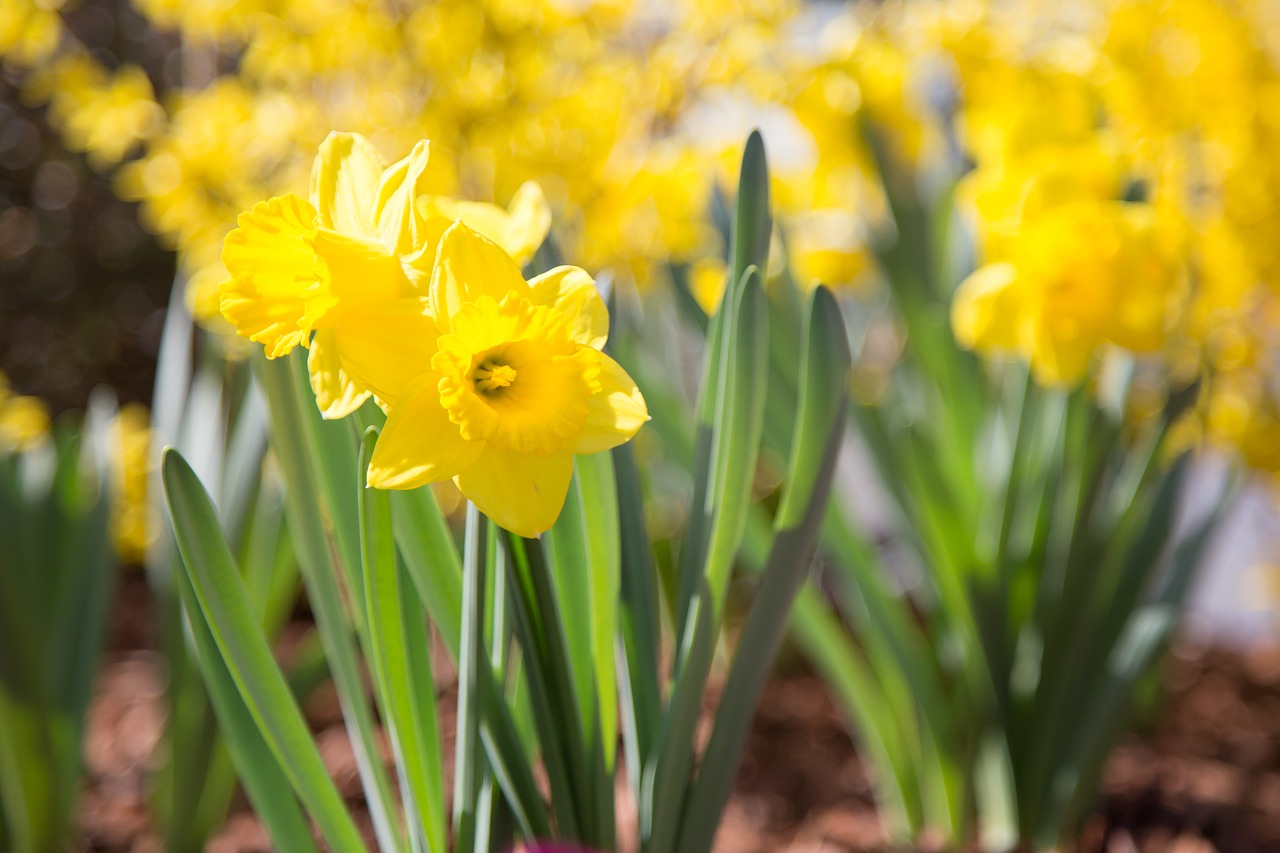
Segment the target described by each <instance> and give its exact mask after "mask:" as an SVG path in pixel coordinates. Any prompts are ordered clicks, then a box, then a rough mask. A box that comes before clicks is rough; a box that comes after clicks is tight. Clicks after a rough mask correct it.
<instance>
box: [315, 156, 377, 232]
mask: <svg viewBox="0 0 1280 853" xmlns="http://www.w3.org/2000/svg"><path fill="white" fill-rule="evenodd" d="M385 166H386V161H385V160H383V159H382V155H381V154H380V153H378V149H377V148H374V147H373V143H371V142H369V140H367V139H365V138H364V137H363V136H361V135H360V134H358V133H330V134H329V135H328V136H326V137H325V140H324V142H321V143H320V151H319V153H317V154H316V159H315V161H314V162H313V163H312V165H311V203H312V204H314V205H315V207H316V210H318V211H319V212H320V215H321V216H322V217H324V222H325V224H327V225H329V226H330V227H332V228H334V229H336V230H338V231H342V232H344V233H346V234H352V235H354V236H357V237H366V238H369V239H376V238H377V236H378V232H377V229H376V227H375V223H374V216H373V212H374V202H375V200H376V199H377V193H378V184H379V182H380V180H381V178H382V170H383V168H384V167H385Z"/></svg>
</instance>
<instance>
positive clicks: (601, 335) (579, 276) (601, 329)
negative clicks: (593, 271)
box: [529, 266, 609, 349]
mask: <svg viewBox="0 0 1280 853" xmlns="http://www.w3.org/2000/svg"><path fill="white" fill-rule="evenodd" d="M529 286H530V287H531V288H533V304H534V305H546V306H548V307H550V308H551V310H552V311H553V312H554V313H555V314H557V315H559V316H563V317H565V318H566V319H567V320H568V321H569V335H570V337H572V338H573V339H574V340H575V341H577V342H578V343H580V344H583V345H584V346H589V347H595V348H596V349H600V348H602V347H603V346H604V342H605V341H606V340H608V338H609V309H608V308H606V307H605V304H604V300H603V299H601V298H600V291H598V290H596V283H595V281H594V280H592V278H591V276H590V275H588V274H587V271H586V270H583V269H579V268H578V267H569V266H563V267H556V268H555V269H553V270H548V271H546V272H544V273H543V274H542V275H540V276H537V277H535V278H532V279H530V280H529Z"/></svg>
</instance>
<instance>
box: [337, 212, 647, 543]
mask: <svg viewBox="0 0 1280 853" xmlns="http://www.w3.org/2000/svg"><path fill="white" fill-rule="evenodd" d="M398 320H399V323H400V327H399V328H397V329H394V330H387V333H388V334H392V333H394V334H395V335H396V336H397V338H398V339H399V342H400V351H399V352H397V353H394V354H391V353H386V352H380V351H378V350H376V349H374V348H364V349H361V350H360V351H359V356H360V357H359V358H357V359H355V360H353V362H352V363H351V369H352V373H353V374H354V375H356V376H357V377H358V379H359V381H360V382H361V383H363V384H366V385H367V386H368V387H370V388H372V389H373V391H374V393H375V394H377V396H378V398H379V399H380V400H381V401H383V403H384V404H385V405H386V407H387V423H386V427H385V429H384V430H383V432H382V435H381V437H380V438H379V439H378V444H377V447H376V448H375V450H374V455H373V460H372V462H371V464H370V467H369V484H370V485H371V486H374V487H376V488H387V489H410V488H416V487H418V486H421V485H424V484H426V483H432V482H439V481H442V480H447V479H450V478H452V479H453V481H454V483H455V484H456V485H457V487H458V489H459V491H461V492H462V494H463V495H464V496H466V498H467V499H468V500H470V501H472V502H473V503H475V504H476V506H477V507H478V508H479V509H480V510H481V511H482V512H483V513H485V515H487V516H489V517H490V518H491V519H493V520H494V521H495V522H496V523H497V524H499V525H500V526H502V527H504V528H506V529H507V530H510V531H512V532H514V533H517V534H519V535H521V536H536V535H538V534H540V533H542V532H543V531H545V530H547V529H549V528H550V527H551V525H552V524H553V523H554V522H555V520H556V517H557V516H559V514H560V510H561V508H562V507H563V505H564V500H565V495H566V494H567V492H568V487H569V481H570V478H571V477H572V475H573V461H574V455H575V454H578V453H597V452H599V451H603V450H608V449H609V448H612V447H616V446H617V445H619V444H622V443H623V442H625V441H627V440H628V439H630V438H631V436H633V435H634V434H635V433H636V431H637V430H639V429H640V427H641V425H643V423H644V422H645V421H646V420H648V412H647V410H646V408H645V403H644V399H643V398H642V397H641V395H640V392H639V390H638V389H637V388H636V384H635V382H634V381H633V380H632V379H631V377H630V376H628V375H627V373H626V371H624V370H623V369H622V368H621V367H620V366H619V365H618V364H617V362H615V361H614V360H613V359H612V358H610V357H609V356H607V355H605V354H604V353H603V352H601V348H602V347H603V346H604V342H605V339H606V338H607V337H608V331H609V315H608V311H607V309H606V308H605V305H604V301H603V300H602V299H601V298H600V295H599V294H598V293H597V292H596V289H595V285H594V282H593V281H592V280H591V277H590V276H589V275H587V273H586V272H584V271H583V270H581V269H579V268H577V267H570V266H563V267H557V268H556V269H553V270H551V271H549V272H546V273H543V274H542V275H540V276H537V277H536V278H534V279H532V280H530V281H528V282H526V281H525V280H524V278H523V276H521V274H520V269H519V267H517V266H516V264H515V262H514V261H513V260H512V259H511V257H510V256H509V255H508V254H507V253H506V252H504V251H503V250H502V249H501V248H500V247H499V246H497V245H496V244H495V243H493V242H491V241H489V240H488V239H486V238H484V237H483V236H481V235H479V234H477V233H476V232H475V231H473V230H471V229H470V228H468V227H467V226H466V225H465V224H463V223H461V222H458V223H455V224H454V225H453V226H451V227H450V228H449V230H448V231H446V232H445V234H444V236H443V237H442V238H441V240H440V246H439V254H438V259H437V261H436V264H435V271H434V274H433V276H432V279H431V287H430V298H429V301H428V303H427V304H426V305H425V306H424V311H423V312H421V313H418V314H406V315H402V316H401V317H399V318H398Z"/></svg>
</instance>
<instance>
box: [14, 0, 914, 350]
mask: <svg viewBox="0 0 1280 853" xmlns="http://www.w3.org/2000/svg"><path fill="white" fill-rule="evenodd" d="M24 6H25V4H24V3H19V4H18V7H19V8H22V7H24ZM136 6H137V8H138V10H139V11H140V12H142V13H143V14H144V15H146V16H147V17H148V18H149V19H150V21H151V22H152V23H153V24H154V25H156V26H157V27H160V28H164V29H172V30H176V32H177V33H178V35H179V36H180V37H181V39H182V44H183V47H182V49H181V56H180V57H179V56H178V55H177V54H175V55H174V56H173V57H171V59H172V62H171V64H172V65H173V66H174V67H180V68H181V69H182V75H181V76H182V81H181V86H180V87H179V88H174V89H172V90H170V91H168V92H162V93H161V95H160V97H159V98H157V97H156V96H155V94H154V93H153V92H152V90H151V87H150V85H149V84H148V81H147V80H146V78H145V76H144V75H142V74H141V73H140V72H139V71H138V69H137V68H136V67H132V66H129V65H127V64H125V65H123V66H122V67H121V68H120V69H119V70H118V71H108V70H107V68H106V67H105V66H103V65H102V64H100V63H99V62H98V60H96V59H95V58H94V53H93V52H92V51H89V50H87V49H85V48H84V47H83V46H81V45H79V44H78V43H77V42H76V40H75V38H74V36H73V35H72V33H71V32H70V31H69V30H67V29H66V28H65V27H64V28H62V29H61V30H59V28H58V20H59V18H58V15H57V14H56V13H55V12H52V11H49V10H46V9H44V8H43V7H39V6H37V7H34V8H33V10H32V11H31V12H30V15H27V16H19V17H22V19H23V21H26V20H27V18H28V17H30V18H31V21H32V22H30V23H27V24H23V26H26V27H27V28H28V29H32V28H36V23H40V26H39V27H38V28H36V29H38V32H36V29H32V35H30V36H29V37H28V36H23V35H22V34H21V33H18V34H17V35H15V36H13V37H12V38H11V39H10V40H9V43H5V42H4V41H0V52H3V53H4V54H5V56H6V58H8V59H10V60H12V61H13V62H14V63H16V64H18V65H20V66H21V65H26V66H30V67H32V70H31V73H30V74H28V75H27V76H26V79H25V81H24V82H23V93H24V96H25V97H27V98H28V99H30V100H33V101H38V102H44V101H48V102H49V103H50V109H51V114H50V115H51V119H52V123H53V124H54V125H55V126H56V127H58V128H59V129H60V130H61V131H62V132H63V134H64V136H65V138H66V141H67V144H68V147H70V148H73V149H74V150H84V151H87V152H88V153H89V155H90V156H91V157H92V158H93V159H94V161H95V163H97V164H100V165H104V166H105V165H107V164H111V163H115V162H118V161H120V160H121V159H122V158H126V162H125V163H124V165H123V166H122V167H121V168H120V170H119V172H118V187H119V191H120V193H121V194H122V195H123V196H124V197H126V198H129V199H136V200H138V201H140V202H141V205H142V207H141V215H142V218H143V221H144V224H145V225H146V226H147V227H148V228H150V229H151V230H152V231H154V232H155V233H156V234H158V235H159V236H160V237H161V239H163V240H164V241H165V242H166V243H167V244H169V245H171V246H173V247H174V248H176V249H177V250H178V251H179V253H180V266H181V269H182V270H183V272H184V274H185V276H186V277H187V279H188V280H189V282H190V286H189V293H188V296H189V302H190V303H191V305H192V306H193V308H194V309H195V311H196V314H197V316H198V318H200V319H202V320H203V321H205V322H206V323H207V324H209V325H210V326H212V327H214V328H217V327H218V324H219V323H220V316H219V312H218V310H217V297H216V285H217V283H218V282H219V281H220V280H221V279H222V278H224V277H225V271H224V270H223V269H222V268H221V266H220V262H219V251H220V246H221V243H222V238H223V237H224V236H225V235H226V233H227V231H228V230H229V229H228V223H230V222H232V221H233V220H234V217H235V215H236V214H237V213H239V212H240V211H242V210H245V209H247V208H249V207H250V206H251V205H252V204H253V203H254V202H255V201H256V200H257V199H260V198H263V197H267V196H274V195H280V194H282V193H283V192H285V191H286V190H287V189H288V188H289V187H294V186H298V184H299V181H300V180H301V179H302V177H303V176H304V175H305V173H306V169H307V165H308V164H307V161H306V159H303V158H301V157H299V156H298V154H297V152H299V151H309V150H314V146H315V144H316V143H317V142H318V141H319V140H320V139H321V138H322V137H323V135H324V133H325V132H327V130H328V129H329V128H332V127H351V128H358V129H360V130H361V131H362V132H364V133H365V134H366V135H367V136H369V138H370V139H372V140H373V141H374V142H375V143H376V144H377V145H379V147H381V148H382V149H384V150H407V149H408V148H409V147H410V146H411V145H412V144H413V141H414V140H417V139H422V138H429V139H432V140H434V141H435V142H436V144H437V146H438V148H437V152H436V155H435V156H434V157H433V158H432V160H431V166H430V169H431V172H432V174H431V178H430V180H431V182H432V185H433V187H434V188H435V191H436V192H438V193H441V194H446V195H449V196H457V197H460V198H470V199H480V200H485V201H490V200H493V201H499V202H503V203H505V201H506V200H507V199H510V198H513V197H514V196H515V194H516V193H517V191H518V189H519V187H520V186H521V185H522V184H523V183H524V182H525V181H526V180H527V179H530V178H532V179H534V180H536V181H537V182H538V183H539V184H540V185H541V186H542V187H543V188H544V189H545V190H546V193H547V197H548V201H549V203H550V205H551V207H552V208H553V209H555V210H556V211H557V212H558V214H559V215H558V216H557V218H556V221H557V234H556V240H557V243H558V245H559V246H560V247H561V248H562V249H563V250H564V252H565V253H566V254H569V255H572V256H573V257H577V258H581V259H582V260H583V262H584V263H586V264H587V265H588V266H590V267H591V268H606V267H607V268H610V269H611V270H612V272H613V273H614V276H615V279H620V280H622V281H630V282H634V283H636V284H638V285H640V286H641V287H644V286H646V285H647V284H648V282H649V281H651V280H652V279H653V277H654V276H655V274H658V275H660V274H662V273H663V271H664V270H665V269H666V268H667V265H668V264H676V265H683V264H691V263H696V262H702V261H711V260H714V259H717V258H719V257H720V256H722V255H723V253H724V251H725V246H724V245H723V244H722V242H721V240H720V237H719V234H718V232H717V230H716V229H715V227H713V224H712V218H711V207H712V199H713V196H714V193H715V192H716V184H717V182H719V183H721V184H725V185H727V184H728V183H729V182H730V180H731V177H732V174H733V170H734V169H736V156H737V155H736V151H737V146H738V145H739V144H740V141H741V139H742V137H743V136H744V135H745V133H746V132H747V131H748V130H749V129H750V128H751V127H752V126H754V125H756V124H761V125H763V126H764V129H765V133H766V135H767V136H768V137H770V146H771V151H776V152H778V154H779V156H778V158H777V160H776V161H775V170H774V171H775V179H774V184H775V187H774V195H775V199H776V201H777V206H778V209H779V213H780V216H779V219H780V222H781V224H782V226H783V230H784V233H785V235H786V237H787V238H788V248H789V253H790V257H791V258H792V260H793V263H794V266H795V267H796V269H797V272H798V277H799V278H800V279H802V280H803V282H804V283H805V284H809V283H811V282H813V281H818V280H821V281H824V282H825V283H828V284H831V285H835V286H839V285H846V284H856V283H860V282H863V281H865V280H866V272H867V269H868V264H867V252H866V241H865V237H864V231H865V229H864V228H863V227H862V225H861V223H862V222H863V221H864V219H866V218H868V217H870V218H875V217H877V216H879V215H880V214H881V213H882V212H883V201H882V198H881V194H880V191H879V187H878V181H877V179H876V178H875V175H874V169H873V168H872V166H871V158H870V157H869V155H868V153H867V150H866V147H865V145H864V144H863V142H862V139H861V138H860V136H859V135H858V134H857V133H854V132H851V131H852V129H853V128H854V127H855V126H856V124H857V123H858V121H859V120H860V119H861V118H862V117H863V116H865V115H867V114H869V113H871V114H874V115H875V116H876V117H877V121H878V122H880V123H881V124H883V125H884V126H885V127H889V128H892V129H893V130H894V131H895V142H899V141H900V143H901V144H900V145H898V146H897V147H899V148H901V149H902V150H912V151H914V150H918V149H919V147H920V141H919V138H918V137H919V130H918V129H919V127H920V125H919V122H918V121H916V120H915V118H914V116H910V115H909V114H908V112H909V110H908V107H907V106H906V104H907V100H906V99H904V98H903V97H902V85H903V80H904V69H905V56H904V54H903V53H902V51H900V50H897V49H896V48H895V47H894V46H893V45H892V44H891V43H890V42H889V40H888V39H886V38H884V37H883V36H884V34H883V33H881V32H879V30H878V29H877V27H876V26H874V25H873V24H871V23H870V22H868V21H865V20H860V19H859V18H858V17H857V16H855V15H853V14H845V15H842V16H840V18H839V19H838V20H836V21H835V22H833V23H831V24H830V25H829V26H827V27H826V28H825V31H824V33H823V35H822V36H821V38H820V41H821V46H820V49H818V50H815V49H814V45H813V42H814V39H815V36H814V35H813V34H812V32H810V31H811V30H812V29H813V28H812V26H810V22H809V21H808V16H807V14H806V13H804V12H803V11H802V9H801V7H800V6H798V5H797V4H795V3H794V2H793V0H761V2H752V3H747V4H739V3H726V2H723V0H680V2H677V3H673V4H668V5H666V6H664V7H662V8H661V9H657V8H652V7H645V6H644V4H636V3H634V2H629V0H595V2H589V3H581V4H565V3H560V2H554V0H538V2H531V3H522V4H512V3H508V2H505V0H482V2H478V3H477V2H472V0H444V2H434V3H431V4H424V5H422V6H419V7H412V6H410V7H406V6H404V5H403V4H387V3H385V2H382V0H358V2H352V3H327V2H317V0H286V2H273V3H262V2H255V0H240V2H234V3H228V2H225V0H190V2H181V3H177V2H171V0H145V2H139V3H137V4H136ZM14 26H15V27H16V26H17V25H16V24H15V25H14ZM0 29H2V28H0ZM46 31H48V32H50V33H51V35H43V34H44V33H46ZM22 32H26V30H23V31H22ZM797 33H800V34H801V35H799V36H797ZM37 36H39V38H38V39H37ZM37 42H38V44H37ZM37 47H38V48H39V49H38V50H37ZM221 68H228V69H234V71H233V72H231V73H219V69H221ZM139 146H140V147H141V150H142V155H141V157H139V158H136V159H132V160H128V159H127V157H128V155H129V154H130V152H132V151H135V150H137V149H138V148H139Z"/></svg>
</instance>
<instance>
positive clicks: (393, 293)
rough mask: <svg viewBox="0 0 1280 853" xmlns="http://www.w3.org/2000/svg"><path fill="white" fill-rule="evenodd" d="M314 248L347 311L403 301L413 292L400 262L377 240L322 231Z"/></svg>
mask: <svg viewBox="0 0 1280 853" xmlns="http://www.w3.org/2000/svg"><path fill="white" fill-rule="evenodd" d="M311 244H312V245H313V246H314V247H315V252H316V257H318V258H319V259H320V260H321V261H323V262H324V266H325V269H326V271H327V279H328V288H329V292H330V293H332V294H333V296H334V298H335V299H337V300H339V301H340V302H341V305H342V307H343V308H349V307H351V306H353V305H359V304H361V303H364V302H381V301H386V300H388V299H400V298H402V297H405V296H409V295H410V294H411V292H412V285H411V284H410V283H409V279H408V278H407V277H406V276H405V271H404V267H403V266H402V265H401V264H400V259H399V258H397V257H396V256H395V255H393V254H391V253H390V252H388V251H387V249H386V247H384V246H383V245H382V244H381V243H379V242H377V241H376V240H368V239H364V238H361V237H351V236H349V235H346V234H342V233H340V232H338V231H332V230H330V229H328V228H320V229H317V230H316V233H315V236H314V237H312V238H311Z"/></svg>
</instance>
